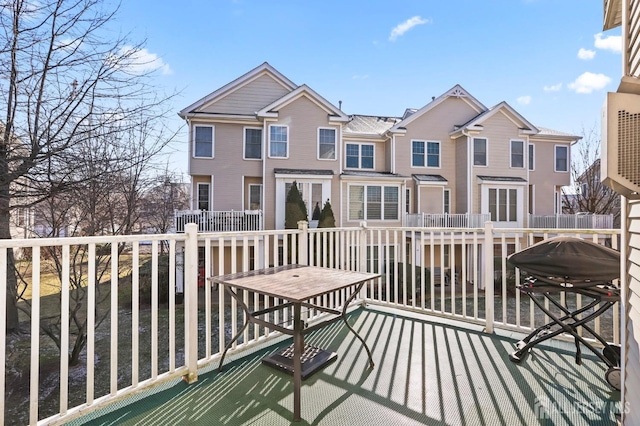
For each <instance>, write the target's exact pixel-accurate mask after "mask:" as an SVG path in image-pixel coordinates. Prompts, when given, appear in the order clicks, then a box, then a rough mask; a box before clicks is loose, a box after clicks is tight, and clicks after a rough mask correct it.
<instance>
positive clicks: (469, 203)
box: [449, 130, 473, 214]
mask: <svg viewBox="0 0 640 426" xmlns="http://www.w3.org/2000/svg"><path fill="white" fill-rule="evenodd" d="M462 135H463V136H466V137H467V213H468V214H473V189H472V187H471V175H472V173H473V167H472V165H471V164H472V162H471V155H472V151H471V135H469V133H467V132H466V131H465V130H462ZM449 202H451V201H449Z"/></svg>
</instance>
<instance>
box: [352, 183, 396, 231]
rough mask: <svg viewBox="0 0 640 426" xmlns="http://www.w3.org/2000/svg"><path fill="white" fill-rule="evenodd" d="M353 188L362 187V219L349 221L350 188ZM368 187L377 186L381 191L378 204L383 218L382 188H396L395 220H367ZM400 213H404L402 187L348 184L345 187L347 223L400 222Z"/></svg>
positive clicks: (379, 184) (380, 184) (377, 184)
mask: <svg viewBox="0 0 640 426" xmlns="http://www.w3.org/2000/svg"><path fill="white" fill-rule="evenodd" d="M353 186H362V187H364V205H363V209H364V210H363V212H362V214H363V219H351V218H350V217H349V210H350V203H351V187H353ZM370 186H379V187H380V191H381V197H382V198H381V203H380V212H381V215H382V216H383V217H384V188H396V189H397V190H398V211H397V213H398V217H397V219H384V218H383V219H369V218H368V217H367V188H368V187H370ZM401 211H404V205H403V203H402V186H401V185H385V184H382V183H350V184H348V185H347V221H350V222H356V221H359V220H364V221H367V222H398V221H401V220H402V216H403V215H402V214H401V213H400V212H401Z"/></svg>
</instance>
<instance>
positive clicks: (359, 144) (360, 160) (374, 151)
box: [344, 142, 376, 170]
mask: <svg viewBox="0 0 640 426" xmlns="http://www.w3.org/2000/svg"><path fill="white" fill-rule="evenodd" d="M347 145H358V167H347ZM365 145H366V146H371V147H373V167H372V168H368V167H367V168H366V169H365V168H363V167H362V146H365ZM344 168H345V169H346V170H375V169H376V145H375V144H373V143H362V142H347V143H345V144H344Z"/></svg>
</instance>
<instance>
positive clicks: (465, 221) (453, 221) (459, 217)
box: [405, 213, 491, 228]
mask: <svg viewBox="0 0 640 426" xmlns="http://www.w3.org/2000/svg"><path fill="white" fill-rule="evenodd" d="M405 218H406V219H405V226H408V227H412V228H482V227H483V226H484V224H485V222H487V221H490V220H491V215H490V214H469V213H462V214H434V213H407V214H406V215H405Z"/></svg>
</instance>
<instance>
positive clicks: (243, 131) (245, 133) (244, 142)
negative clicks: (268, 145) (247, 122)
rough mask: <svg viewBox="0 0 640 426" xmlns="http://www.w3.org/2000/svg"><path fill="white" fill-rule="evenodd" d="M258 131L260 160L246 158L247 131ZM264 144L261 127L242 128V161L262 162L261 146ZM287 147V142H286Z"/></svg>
mask: <svg viewBox="0 0 640 426" xmlns="http://www.w3.org/2000/svg"><path fill="white" fill-rule="evenodd" d="M248 129H251V130H260V132H261V133H262V138H260V158H247V130H248ZM263 143H264V131H263V130H262V127H251V126H245V127H243V128H242V159H243V160H247V161H262V144H263ZM287 145H288V142H287Z"/></svg>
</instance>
